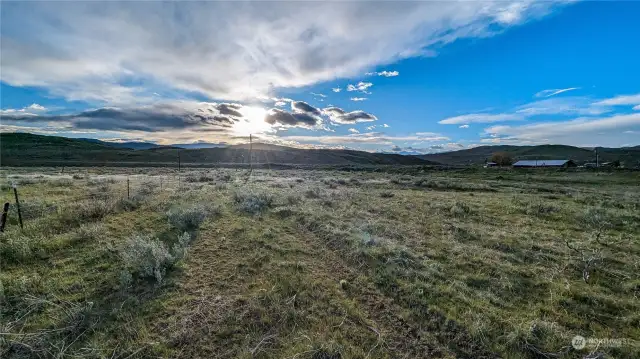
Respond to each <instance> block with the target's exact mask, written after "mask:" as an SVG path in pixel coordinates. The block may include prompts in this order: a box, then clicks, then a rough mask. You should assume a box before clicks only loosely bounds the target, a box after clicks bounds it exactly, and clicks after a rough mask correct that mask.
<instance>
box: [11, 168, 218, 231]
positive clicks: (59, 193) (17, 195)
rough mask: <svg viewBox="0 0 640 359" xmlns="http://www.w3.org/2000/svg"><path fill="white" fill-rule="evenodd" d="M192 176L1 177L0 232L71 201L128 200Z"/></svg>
mask: <svg viewBox="0 0 640 359" xmlns="http://www.w3.org/2000/svg"><path fill="white" fill-rule="evenodd" d="M209 172H210V171H209ZM195 173H199V172H195ZM203 173H204V172H202V174H201V175H204V174H203ZM193 176H194V173H192V172H188V174H185V173H182V172H180V171H175V172H171V171H169V172H167V173H165V174H154V175H147V174H113V175H111V174H82V173H77V172H76V173H69V172H67V173H65V174H59V175H56V174H53V175H51V174H46V175H43V174H40V175H35V176H34V175H29V174H22V175H20V174H15V175H9V176H5V178H3V179H1V180H0V189H1V192H2V195H1V196H0V199H1V201H0V209H2V217H1V218H0V232H5V230H6V229H7V227H8V226H15V225H19V226H20V228H21V229H23V228H24V224H25V223H26V222H29V221H31V220H33V219H35V218H38V217H41V216H43V215H47V214H50V213H52V212H54V211H57V210H58V209H59V208H64V207H66V206H69V205H72V204H75V203H80V202H85V201H117V200H124V199H132V198H133V197H135V196H137V195H139V194H140V193H147V192H149V191H151V192H160V193H163V192H166V191H173V192H176V191H181V190H183V189H184V187H185V184H186V183H188V182H192V181H193ZM41 184H44V185H45V188H44V189H43V190H42V191H33V190H26V189H27V186H32V185H41Z"/></svg>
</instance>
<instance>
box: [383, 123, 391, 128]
mask: <svg viewBox="0 0 640 359" xmlns="http://www.w3.org/2000/svg"><path fill="white" fill-rule="evenodd" d="M382 127H384V128H388V127H391V126H389V125H387V124H386V123H383V124H382Z"/></svg>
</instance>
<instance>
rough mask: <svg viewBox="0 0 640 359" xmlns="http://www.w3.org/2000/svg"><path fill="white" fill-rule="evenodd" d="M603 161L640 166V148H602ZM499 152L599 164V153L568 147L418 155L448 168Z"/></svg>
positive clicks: (519, 157) (476, 149)
mask: <svg viewBox="0 0 640 359" xmlns="http://www.w3.org/2000/svg"><path fill="white" fill-rule="evenodd" d="M597 150H598V156H599V158H600V162H610V161H617V160H619V161H620V162H621V163H623V164H624V165H625V166H627V167H634V166H637V165H638V163H640V146H635V147H622V148H606V147H598V149H597ZM496 152H506V153H508V154H510V155H511V156H512V157H513V158H514V160H516V161H517V160H534V159H539V160H553V159H568V160H573V161H575V162H577V163H579V164H581V163H586V162H595V161H596V154H595V151H594V149H591V148H580V147H573V146H565V145H540V146H509V145H500V146H480V147H474V148H471V149H466V150H460V151H453V152H442V153H433V154H427V155H420V156H417V157H419V158H421V159H425V160H429V161H435V162H440V163H443V164H447V165H477V164H482V163H484V162H485V161H489V160H490V159H491V156H492V154H494V153H496Z"/></svg>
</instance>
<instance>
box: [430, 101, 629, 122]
mask: <svg viewBox="0 0 640 359" xmlns="http://www.w3.org/2000/svg"><path fill="white" fill-rule="evenodd" d="M635 101H638V103H640V95H637V97H636V95H633V96H618V97H614V98H610V99H604V100H594V99H592V98H589V97H582V96H567V97H558V98H547V99H544V100H538V101H533V102H530V103H527V104H524V105H520V106H517V107H515V108H513V109H511V110H510V111H507V112H504V113H470V114H466V115H461V116H455V117H450V118H446V119H444V120H441V121H439V122H438V123H440V124H445V125H468V124H470V123H493V122H506V121H520V120H525V119H529V118H533V117H536V116H551V115H554V116H565V117H566V116H599V115H602V114H605V113H609V112H612V111H613V107H612V106H613V105H617V104H619V105H625V104H627V105H631V104H634V103H635ZM460 128H466V127H460Z"/></svg>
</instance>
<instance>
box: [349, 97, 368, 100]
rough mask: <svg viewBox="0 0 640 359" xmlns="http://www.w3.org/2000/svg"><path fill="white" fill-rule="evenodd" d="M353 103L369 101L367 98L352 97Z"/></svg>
mask: <svg viewBox="0 0 640 359" xmlns="http://www.w3.org/2000/svg"><path fill="white" fill-rule="evenodd" d="M350 100H351V101H366V100H368V99H367V98H366V97H352V98H350Z"/></svg>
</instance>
